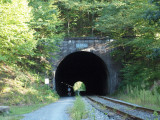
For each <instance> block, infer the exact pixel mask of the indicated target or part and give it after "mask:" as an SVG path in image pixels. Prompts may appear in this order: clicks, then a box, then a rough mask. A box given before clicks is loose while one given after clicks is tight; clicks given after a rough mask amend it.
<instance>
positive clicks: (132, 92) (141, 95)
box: [114, 86, 160, 111]
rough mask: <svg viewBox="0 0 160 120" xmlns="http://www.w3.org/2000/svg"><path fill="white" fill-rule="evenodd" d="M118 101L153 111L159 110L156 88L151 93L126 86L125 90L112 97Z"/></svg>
mask: <svg viewBox="0 0 160 120" xmlns="http://www.w3.org/2000/svg"><path fill="white" fill-rule="evenodd" d="M114 97H115V98H118V99H120V100H124V101H127V102H130V103H134V104H138V105H141V106H144V107H147V108H151V109H153V110H157V111H158V110H160V94H159V93H158V92H157V90H156V88H155V89H154V90H153V91H150V90H145V89H139V88H138V87H135V88H134V87H131V86H127V90H126V91H125V93H124V92H120V93H119V94H118V95H116V96H114Z"/></svg>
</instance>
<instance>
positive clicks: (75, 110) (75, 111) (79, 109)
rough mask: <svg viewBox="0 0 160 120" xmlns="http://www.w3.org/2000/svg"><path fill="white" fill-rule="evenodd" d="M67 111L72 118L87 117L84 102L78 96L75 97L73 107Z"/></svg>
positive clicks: (77, 119) (78, 119) (79, 119)
mask: <svg viewBox="0 0 160 120" xmlns="http://www.w3.org/2000/svg"><path fill="white" fill-rule="evenodd" d="M68 112H69V114H70V116H71V118H72V119H73V120H81V119H85V118H87V111H86V109H85V103H84V101H83V100H82V98H81V97H80V96H77V97H76V100H75V102H74V105H73V107H72V108H70V109H69V111H68Z"/></svg>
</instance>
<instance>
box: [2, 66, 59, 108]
mask: <svg viewBox="0 0 160 120" xmlns="http://www.w3.org/2000/svg"><path fill="white" fill-rule="evenodd" d="M0 76H1V79H0V86H1V88H0V94H1V96H0V98H1V99H0V103H2V104H3V105H18V106H19V105H31V104H39V103H48V102H53V101H56V100H57V99H58V96H57V94H56V93H54V92H53V91H52V90H51V89H48V88H47V87H46V86H45V84H44V77H43V75H41V74H36V73H35V72H29V71H26V70H24V69H21V68H19V67H17V66H12V67H11V66H6V65H3V66H1V67H0Z"/></svg>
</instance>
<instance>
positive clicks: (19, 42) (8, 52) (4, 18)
mask: <svg viewBox="0 0 160 120" xmlns="http://www.w3.org/2000/svg"><path fill="white" fill-rule="evenodd" d="M30 11H31V8H30V7H28V2H27V0H14V1H12V2H7V1H1V2H0V53H1V54H0V61H4V62H11V63H12V62H15V61H21V59H23V58H24V57H25V56H28V55H30V56H32V55H34V52H33V49H34V48H35V46H36V41H35V40H34V39H33V33H34V30H31V29H30V27H29V24H28V22H29V21H30V20H31V19H32V14H31V12H30Z"/></svg>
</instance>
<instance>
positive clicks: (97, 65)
mask: <svg viewBox="0 0 160 120" xmlns="http://www.w3.org/2000/svg"><path fill="white" fill-rule="evenodd" d="M107 73H108V71H107V67H106V64H105V63H104V62H103V60H102V59H101V58H100V57H98V56H97V55H95V54H93V53H91V52H83V51H80V52H74V53H71V54H69V55H68V56H66V57H65V58H64V59H63V60H62V61H61V63H60V64H59V66H58V68H57V70H56V74H55V82H56V91H57V93H58V94H59V95H60V96H66V95H67V89H68V86H67V85H66V84H69V85H71V86H73V85H74V83H76V82H77V81H82V82H83V83H84V84H85V86H86V91H85V92H84V93H83V94H85V95H106V94H107V90H108V85H107V83H108V74H107ZM72 95H74V94H73V89H72Z"/></svg>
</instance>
